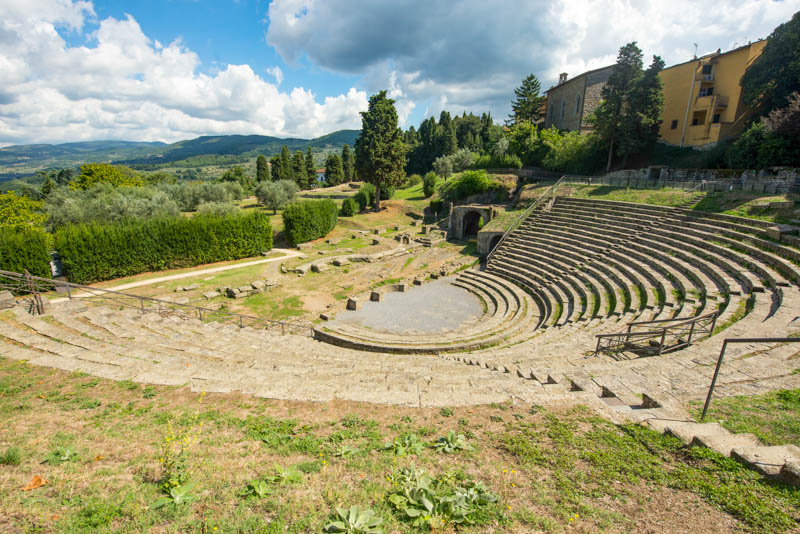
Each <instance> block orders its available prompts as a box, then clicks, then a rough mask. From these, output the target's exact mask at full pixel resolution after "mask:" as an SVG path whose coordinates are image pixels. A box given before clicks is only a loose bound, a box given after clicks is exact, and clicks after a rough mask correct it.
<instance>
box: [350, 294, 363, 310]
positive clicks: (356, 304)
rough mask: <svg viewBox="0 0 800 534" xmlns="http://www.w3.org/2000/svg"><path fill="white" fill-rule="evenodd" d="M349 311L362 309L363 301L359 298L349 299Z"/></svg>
mask: <svg viewBox="0 0 800 534" xmlns="http://www.w3.org/2000/svg"><path fill="white" fill-rule="evenodd" d="M347 309H348V310H353V311H355V310H359V309H361V300H359V299H358V298H357V297H350V298H348V299H347Z"/></svg>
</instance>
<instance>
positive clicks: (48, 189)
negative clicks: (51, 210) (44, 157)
mask: <svg viewBox="0 0 800 534" xmlns="http://www.w3.org/2000/svg"><path fill="white" fill-rule="evenodd" d="M55 188H56V183H55V181H53V179H52V178H50V175H49V174H48V175H47V177H46V178H45V179H44V183H43V184H42V187H41V188H40V189H39V191H41V194H42V198H47V197H48V196H50V193H52V192H53V189H55Z"/></svg>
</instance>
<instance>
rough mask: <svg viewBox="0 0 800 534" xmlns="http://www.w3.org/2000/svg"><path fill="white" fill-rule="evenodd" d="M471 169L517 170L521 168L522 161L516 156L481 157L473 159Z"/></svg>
mask: <svg viewBox="0 0 800 534" xmlns="http://www.w3.org/2000/svg"><path fill="white" fill-rule="evenodd" d="M472 167H473V168H475V169H519V168H521V167H522V160H521V159H520V158H519V156H517V155H516V154H503V155H502V156H489V155H483V156H478V157H477V158H475V162H474V163H473V164H472Z"/></svg>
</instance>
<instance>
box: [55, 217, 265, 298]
mask: <svg viewBox="0 0 800 534" xmlns="http://www.w3.org/2000/svg"><path fill="white" fill-rule="evenodd" d="M54 237H55V246H56V250H58V253H59V255H60V256H61V262H62V263H63V265H64V270H65V272H66V275H67V277H68V278H69V280H70V281H71V282H75V283H79V284H87V283H92V282H99V281H101V280H109V279H112V278H119V277H121V276H130V275H134V274H139V273H143V272H148V271H162V270H164V269H174V268H180V267H193V266H195V265H201V264H204V263H212V262H216V261H226V260H236V259H239V258H247V257H251V256H257V255H259V254H261V253H262V252H265V251H268V250H270V249H271V248H272V227H271V226H270V223H269V216H268V215H266V214H264V213H261V212H255V213H249V214H246V215H235V216H228V217H225V216H216V215H199V216H195V217H192V218H185V217H172V218H155V219H129V220H126V221H121V222H117V223H113V224H99V223H90V224H78V225H69V226H65V227H63V228H60V229H59V230H58V231H57V232H56V233H55V236H54Z"/></svg>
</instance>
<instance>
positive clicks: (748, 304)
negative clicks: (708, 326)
mask: <svg viewBox="0 0 800 534" xmlns="http://www.w3.org/2000/svg"><path fill="white" fill-rule="evenodd" d="M755 304H756V299H755V295H750V296H749V297H747V298H746V299H739V304H738V306H737V307H736V311H735V312H734V313H733V315H731V316H730V317H729V318H728V320H727V321H725V322H724V323H722V324H719V323H717V325H716V326H715V327H714V335H716V334H719V333H720V332H722V331H723V330H725V329H726V328H728V327H730V326H733V324H734V323H736V321H740V320H741V319H743V318H744V317H745V315H747V314H748V313H750V312H751V311H752V310H753V306H755Z"/></svg>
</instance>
